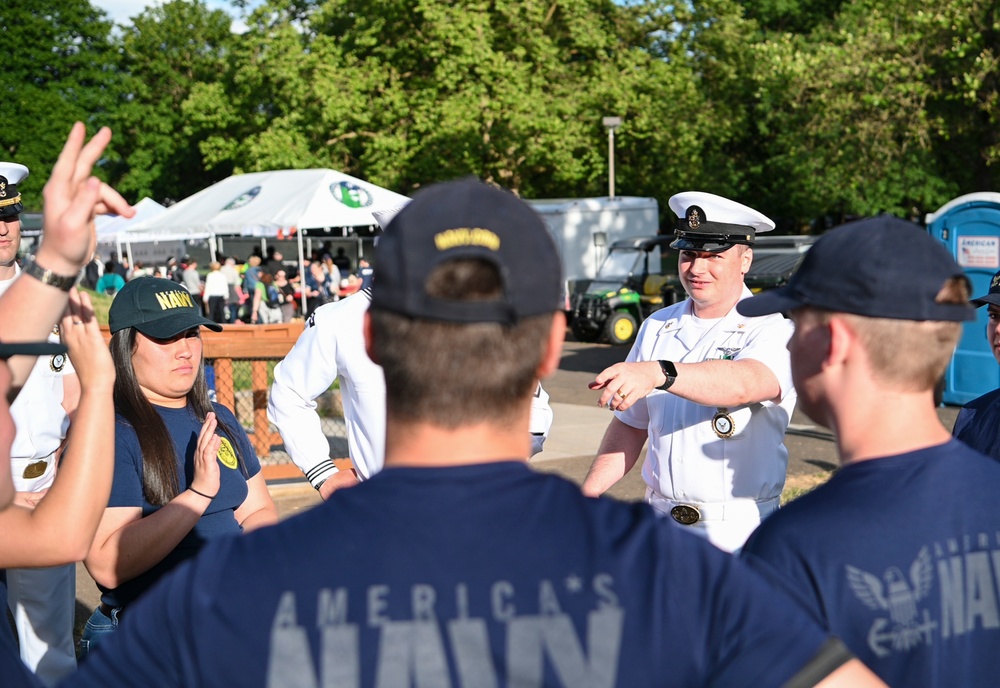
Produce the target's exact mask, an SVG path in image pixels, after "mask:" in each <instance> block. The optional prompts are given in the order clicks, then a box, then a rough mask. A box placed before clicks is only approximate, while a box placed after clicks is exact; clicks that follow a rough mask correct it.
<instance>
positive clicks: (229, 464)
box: [216, 437, 238, 469]
mask: <svg viewBox="0 0 1000 688" xmlns="http://www.w3.org/2000/svg"><path fill="white" fill-rule="evenodd" d="M216 456H217V457H218V459H219V461H221V462H222V465H223V466H225V467H226V468H233V469H235V468H236V465H237V463H238V462H237V460H236V452H235V451H234V450H233V445H231V444H230V443H229V440H228V439H226V438H225V437H223V438H222V442H221V443H220V444H219V453H218V454H217V455H216Z"/></svg>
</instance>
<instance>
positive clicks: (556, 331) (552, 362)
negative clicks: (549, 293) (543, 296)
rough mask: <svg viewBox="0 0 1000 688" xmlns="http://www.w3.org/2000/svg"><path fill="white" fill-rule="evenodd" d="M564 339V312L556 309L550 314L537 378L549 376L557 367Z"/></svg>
mask: <svg viewBox="0 0 1000 688" xmlns="http://www.w3.org/2000/svg"><path fill="white" fill-rule="evenodd" d="M565 339H566V314H565V313H563V312H562V311H556V313H555V314H554V315H553V316H552V327H551V328H550V329H549V336H548V338H547V339H546V340H545V344H544V346H545V350H544V351H543V352H542V360H541V362H540V363H539V365H538V375H537V377H538V379H539V380H542V379H544V378H547V377H549V376H550V375H552V374H553V373H555V372H556V371H557V370H558V369H559V361H560V360H562V345H563V340H565Z"/></svg>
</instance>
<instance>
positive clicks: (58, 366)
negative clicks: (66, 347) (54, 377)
mask: <svg viewBox="0 0 1000 688" xmlns="http://www.w3.org/2000/svg"><path fill="white" fill-rule="evenodd" d="M65 367H66V354H55V355H53V356H52V358H50V359H49V368H51V369H52V372H53V373H59V372H62V369H63V368H65Z"/></svg>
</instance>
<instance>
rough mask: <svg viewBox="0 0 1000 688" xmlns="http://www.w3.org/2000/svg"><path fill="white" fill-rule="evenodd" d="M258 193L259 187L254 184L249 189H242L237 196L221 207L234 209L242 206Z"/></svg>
mask: <svg viewBox="0 0 1000 688" xmlns="http://www.w3.org/2000/svg"><path fill="white" fill-rule="evenodd" d="M259 193H260V187H259V186H255V187H253V188H252V189H249V190H248V191H244V192H243V193H241V194H240V195H239V196H237V197H236V198H234V199H233V200H231V201H229V203H227V204H226V205H225V206H223V208H222V209H223V210H236V209H237V208H242V207H243V206H245V205H246V204H247V203H249V202H250V201H252V200H253V199H255V198H257V194H259Z"/></svg>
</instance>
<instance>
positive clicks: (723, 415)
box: [712, 408, 736, 439]
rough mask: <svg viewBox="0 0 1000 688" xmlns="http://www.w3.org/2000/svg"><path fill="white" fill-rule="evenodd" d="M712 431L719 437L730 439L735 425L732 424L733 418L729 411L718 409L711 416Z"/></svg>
mask: <svg viewBox="0 0 1000 688" xmlns="http://www.w3.org/2000/svg"><path fill="white" fill-rule="evenodd" d="M712 430H714V431H715V434H716V435H718V436H719V437H722V438H723V439H725V438H726V437H731V436H732V434H733V433H734V432H736V423H734V422H733V417H732V416H730V415H729V410H728V409H725V408H720V409H719V410H718V412H716V414H715V415H714V416H712Z"/></svg>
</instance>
